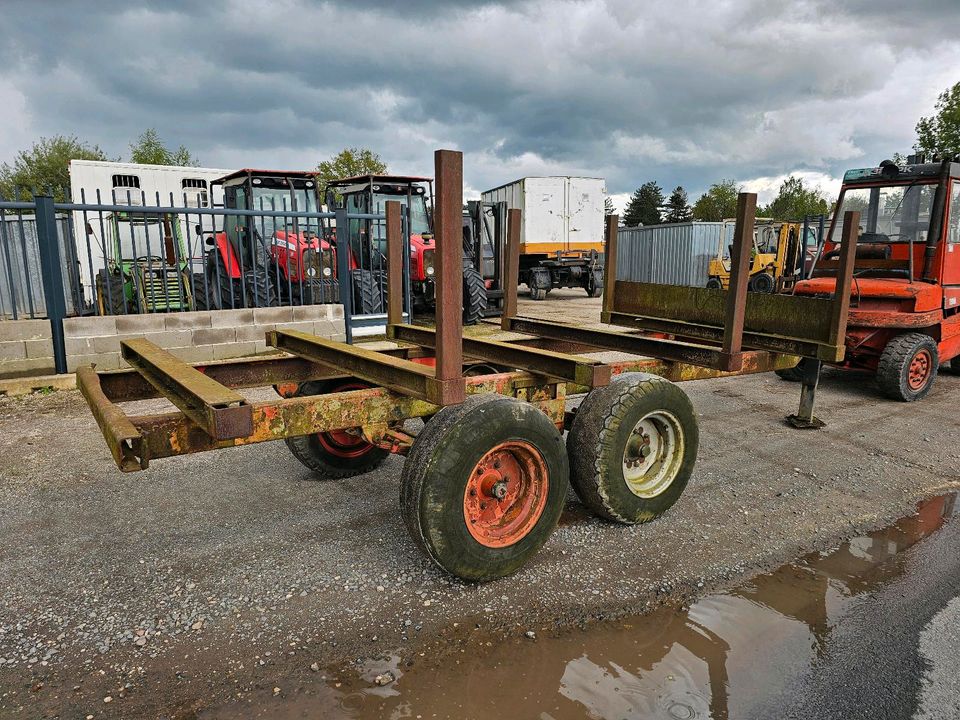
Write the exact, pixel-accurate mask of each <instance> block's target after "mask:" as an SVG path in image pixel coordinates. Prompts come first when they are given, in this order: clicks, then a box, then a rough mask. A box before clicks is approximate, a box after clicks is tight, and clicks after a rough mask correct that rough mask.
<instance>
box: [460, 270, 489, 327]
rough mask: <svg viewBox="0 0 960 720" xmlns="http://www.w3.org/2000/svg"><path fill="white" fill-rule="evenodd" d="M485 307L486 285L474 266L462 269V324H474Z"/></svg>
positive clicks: (480, 316)
mask: <svg viewBox="0 0 960 720" xmlns="http://www.w3.org/2000/svg"><path fill="white" fill-rule="evenodd" d="M486 309H487V286H486V285H485V284H484V282H483V276H482V275H481V274H480V273H479V272H478V271H477V269H476V268H474V267H465V268H464V269H463V324H464V325H475V324H476V323H477V322H479V320H480V318H482V317H483V313H484V311H486Z"/></svg>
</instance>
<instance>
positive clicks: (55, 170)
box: [0, 135, 109, 202]
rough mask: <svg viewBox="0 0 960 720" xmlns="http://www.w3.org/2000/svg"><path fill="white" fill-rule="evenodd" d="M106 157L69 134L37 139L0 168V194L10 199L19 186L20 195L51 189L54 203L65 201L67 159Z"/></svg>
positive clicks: (67, 193) (68, 176) (67, 184)
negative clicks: (10, 162)
mask: <svg viewBox="0 0 960 720" xmlns="http://www.w3.org/2000/svg"><path fill="white" fill-rule="evenodd" d="M108 159H109V158H108V157H107V156H106V154H105V153H104V152H103V150H101V149H100V148H99V147H97V146H96V145H90V144H88V143H85V142H83V141H81V140H79V139H77V138H76V137H75V136H73V135H54V136H53V137H51V138H40V140H38V141H37V142H35V143H34V144H33V146H32V147H31V148H30V149H29V150H21V151H20V152H19V153H17V157H16V158H15V159H14V161H13V165H10V164H9V163H3V166H2V167H0V195H2V196H3V197H4V198H7V199H13V197H14V192H15V190H16V189H17V188H19V191H20V197H21V198H23V197H28V196H29V195H30V194H31V193H32V192H33V191H34V190H36V191H37V193H40V194H43V193H46V192H51V193H52V194H53V198H54V200H55V201H56V202H65V201H67V200H69V197H68V195H69V187H70V161H71V160H108Z"/></svg>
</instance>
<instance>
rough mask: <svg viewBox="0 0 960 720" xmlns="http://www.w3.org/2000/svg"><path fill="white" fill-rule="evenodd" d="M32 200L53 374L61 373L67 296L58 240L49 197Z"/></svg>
mask: <svg viewBox="0 0 960 720" xmlns="http://www.w3.org/2000/svg"><path fill="white" fill-rule="evenodd" d="M34 202H35V203H36V212H37V244H38V245H39V249H40V270H41V272H42V273H43V297H44V303H45V304H46V307H47V317H48V318H50V333H51V337H52V339H53V362H54V366H55V368H56V370H57V373H58V374H61V375H62V374H64V373H66V372H67V350H66V344H65V343H64V336H63V319H64V318H65V317H66V316H67V299H66V296H65V295H64V292H63V264H62V262H61V258H60V239H59V238H58V237H57V217H56V212H55V209H54V207H53V198H52V197H50V196H49V195H39V196H37V197H35V198H34ZM64 239H65V240H66V238H64Z"/></svg>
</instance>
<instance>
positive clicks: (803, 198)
mask: <svg viewBox="0 0 960 720" xmlns="http://www.w3.org/2000/svg"><path fill="white" fill-rule="evenodd" d="M829 211H830V205H829V204H828V203H827V201H826V199H825V198H824V197H823V194H822V193H821V192H820V188H807V187H804V184H803V180H802V179H800V178H798V177H794V176H793V175H791V176H790V177H788V178H787V179H786V180H784V181H783V182H782V183H781V184H780V192H779V193H778V194H777V197H775V198H774V199H773V202H771V203H770V204H769V205H767V206H766V207H765V208H757V216H758V217H767V218H773V219H774V220H802V219H803V218H804V217H805V216H807V215H825V214H827V213H828V212H829Z"/></svg>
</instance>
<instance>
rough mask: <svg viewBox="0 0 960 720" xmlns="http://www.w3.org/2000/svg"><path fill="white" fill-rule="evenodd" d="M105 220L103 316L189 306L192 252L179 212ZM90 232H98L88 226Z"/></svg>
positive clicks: (100, 282) (115, 215)
mask: <svg viewBox="0 0 960 720" xmlns="http://www.w3.org/2000/svg"><path fill="white" fill-rule="evenodd" d="M105 219H106V223H105V225H104V238H103V240H104V256H105V259H106V267H105V268H104V269H103V270H102V271H101V273H100V275H99V276H98V277H97V281H96V285H97V302H98V304H99V307H100V314H101V315H106V314H113V315H117V314H123V313H130V312H136V313H153V312H175V311H180V310H190V309H191V295H190V281H189V277H188V267H189V260H190V255H189V252H188V251H187V247H186V243H185V241H184V237H183V233H182V230H181V227H180V218H179V216H178V215H176V214H175V213H162V214H159V215H157V214H155V213H140V212H116V213H110V214H109V215H107V216H106V218H105ZM87 233H88V234H91V235H92V234H93V229H92V228H91V227H90V225H89V224H88V225H87Z"/></svg>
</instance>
